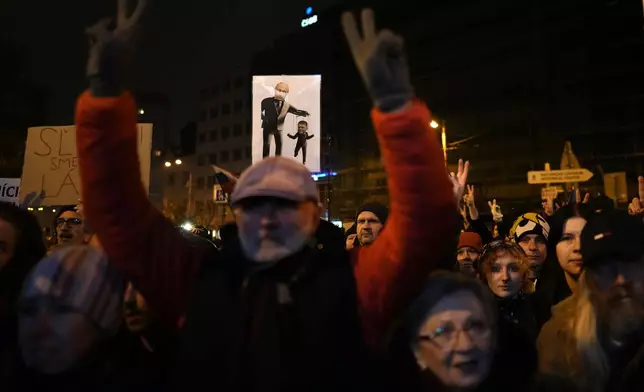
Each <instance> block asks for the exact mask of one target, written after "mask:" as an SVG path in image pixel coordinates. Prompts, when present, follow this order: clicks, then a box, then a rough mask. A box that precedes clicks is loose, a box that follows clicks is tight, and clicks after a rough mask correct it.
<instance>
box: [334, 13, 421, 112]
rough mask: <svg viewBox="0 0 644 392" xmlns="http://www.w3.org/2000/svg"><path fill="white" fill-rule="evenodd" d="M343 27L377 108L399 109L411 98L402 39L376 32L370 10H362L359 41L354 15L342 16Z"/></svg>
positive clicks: (412, 93) (412, 91) (394, 35)
mask: <svg viewBox="0 0 644 392" xmlns="http://www.w3.org/2000/svg"><path fill="white" fill-rule="evenodd" d="M342 27H343V29H344V35H345V36H346V38H347V41H348V43H349V49H350V50H351V54H352V55H353V60H354V62H355V63H356V66H357V67H358V71H359V72H360V74H361V75H362V79H363V81H364V83H365V85H366V87H367V90H368V91H369V94H370V95H371V99H372V100H373V102H374V104H375V105H376V107H377V108H378V109H380V110H381V111H383V112H391V111H395V110H397V109H400V108H401V107H403V106H404V105H406V104H407V102H409V100H411V99H412V98H413V96H414V90H413V87H412V86H411V83H410V82H409V67H408V66H407V56H406V55H405V51H404V48H403V43H404V41H403V39H402V38H401V37H400V36H398V35H396V34H394V33H393V32H392V31H390V30H382V31H379V32H376V26H375V21H374V15H373V11H372V10H371V9H364V10H362V38H361V37H360V34H359V32H358V27H357V25H356V20H355V18H354V17H353V14H352V13H350V12H345V13H344V14H342Z"/></svg>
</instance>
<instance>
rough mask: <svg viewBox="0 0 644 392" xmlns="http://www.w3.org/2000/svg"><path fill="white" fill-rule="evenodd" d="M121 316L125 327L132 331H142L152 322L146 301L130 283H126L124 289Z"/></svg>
mask: <svg viewBox="0 0 644 392" xmlns="http://www.w3.org/2000/svg"><path fill="white" fill-rule="evenodd" d="M123 316H124V318H125V325H126V326H127V329H128V330H129V331H130V332H133V333H142V332H144V331H145V330H146V329H147V328H148V327H149V325H150V323H151V322H152V314H151V312H150V308H149V307H148V302H147V301H146V300H145V298H143V296H142V295H141V293H139V292H138V291H137V290H136V289H135V288H134V286H132V283H128V285H127V288H126V289H125V296H124V298H123Z"/></svg>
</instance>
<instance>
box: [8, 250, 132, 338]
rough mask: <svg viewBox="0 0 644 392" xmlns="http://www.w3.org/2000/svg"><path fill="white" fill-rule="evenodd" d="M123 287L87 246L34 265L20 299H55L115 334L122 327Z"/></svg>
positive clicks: (103, 259) (104, 261) (55, 254)
mask: <svg viewBox="0 0 644 392" xmlns="http://www.w3.org/2000/svg"><path fill="white" fill-rule="evenodd" d="M124 287H125V286H124V283H123V280H122V279H121V276H120V275H119V274H118V272H116V271H115V270H114V269H113V268H112V267H111V266H110V265H109V263H108V261H107V258H106V257H105V255H104V254H103V253H101V252H100V251H98V250H96V249H95V248H93V247H91V246H88V245H73V246H67V247H63V248H60V249H58V250H56V251H54V252H53V253H51V254H50V255H49V256H47V257H45V258H44V259H42V260H40V262H38V264H36V266H35V267H34V269H33V270H32V271H31V274H30V275H29V276H28V277H27V279H26V280H25V283H24V286H23V291H22V295H21V298H20V299H21V301H24V300H28V299H33V298H37V297H48V298H52V299H56V300H57V302H58V303H60V304H64V305H66V306H69V307H70V308H72V309H76V310H77V311H78V312H79V313H81V314H83V315H85V316H86V317H87V318H88V319H89V320H90V321H92V322H93V323H94V324H95V325H97V326H98V327H99V328H101V329H102V330H103V331H104V332H106V333H108V334H114V333H116V332H117V331H118V328H119V325H120V323H121V318H122V306H123V293H124Z"/></svg>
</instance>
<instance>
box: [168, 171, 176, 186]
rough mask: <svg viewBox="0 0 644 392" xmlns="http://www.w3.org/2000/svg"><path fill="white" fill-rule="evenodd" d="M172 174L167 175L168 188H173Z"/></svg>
mask: <svg viewBox="0 0 644 392" xmlns="http://www.w3.org/2000/svg"><path fill="white" fill-rule="evenodd" d="M174 180H175V178H174V173H170V174H168V186H174Z"/></svg>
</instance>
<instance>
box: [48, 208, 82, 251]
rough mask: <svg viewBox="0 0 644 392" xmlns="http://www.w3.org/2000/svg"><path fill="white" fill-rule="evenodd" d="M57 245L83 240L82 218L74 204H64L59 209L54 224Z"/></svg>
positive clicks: (71, 243)
mask: <svg viewBox="0 0 644 392" xmlns="http://www.w3.org/2000/svg"><path fill="white" fill-rule="evenodd" d="M54 226H55V228H56V244H57V245H74V244H76V245H78V244H82V243H84V242H85V230H84V227H83V220H82V219H81V216H80V214H79V213H78V211H77V209H76V206H65V207H62V208H61V209H60V211H59V212H58V215H56V220H55V224H54Z"/></svg>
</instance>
